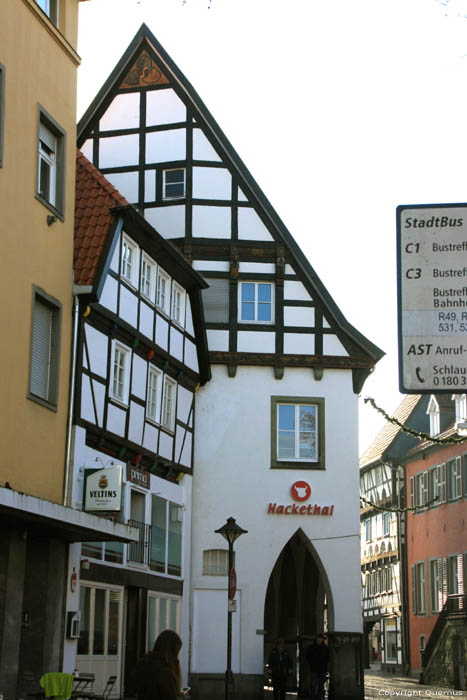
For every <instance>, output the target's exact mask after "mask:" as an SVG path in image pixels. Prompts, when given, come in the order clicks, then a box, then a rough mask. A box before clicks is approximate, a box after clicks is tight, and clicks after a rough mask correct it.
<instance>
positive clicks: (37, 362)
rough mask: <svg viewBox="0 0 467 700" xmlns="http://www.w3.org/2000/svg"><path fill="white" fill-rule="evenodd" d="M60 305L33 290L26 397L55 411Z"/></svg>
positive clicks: (38, 291) (39, 290)
mask: <svg viewBox="0 0 467 700" xmlns="http://www.w3.org/2000/svg"><path fill="white" fill-rule="evenodd" d="M61 313H62V309H61V304H60V303H59V302H58V301H57V300H56V299H53V298H52V297H51V296H49V295H48V294H46V293H45V292H43V291H42V290H41V289H39V288H37V287H34V289H33V300H32V321H31V362H30V370H29V395H28V396H29V398H30V399H33V400H35V401H38V402H39V403H42V404H43V405H45V406H47V407H48V408H53V409H55V408H56V406H57V401H58V371H59V359H60V325H61Z"/></svg>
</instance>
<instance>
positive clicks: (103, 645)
mask: <svg viewBox="0 0 467 700" xmlns="http://www.w3.org/2000/svg"><path fill="white" fill-rule="evenodd" d="M122 604H123V591H122V590H121V589H117V588H110V587H105V588H104V587H100V586H91V585H89V586H88V585H82V586H80V595H79V608H80V613H81V617H80V634H79V640H78V649H77V652H78V656H97V657H99V658H102V657H103V656H118V654H119V649H120V640H121V634H122Z"/></svg>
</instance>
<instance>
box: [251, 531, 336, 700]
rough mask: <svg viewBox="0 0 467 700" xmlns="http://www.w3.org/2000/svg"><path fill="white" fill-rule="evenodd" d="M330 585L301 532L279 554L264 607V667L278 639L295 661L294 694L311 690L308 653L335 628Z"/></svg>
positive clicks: (311, 545)
mask: <svg viewBox="0 0 467 700" xmlns="http://www.w3.org/2000/svg"><path fill="white" fill-rule="evenodd" d="M333 618H334V615H333V606H332V597H331V591H330V586H329V581H328V578H327V576H326V572H325V570H324V567H323V566H322V563H321V561H320V559H319V556H318V554H317V552H316V550H315V548H314V547H313V544H312V543H311V542H310V540H309V539H308V538H307V536H306V535H305V533H304V532H303V530H302V529H301V528H299V529H298V530H297V531H296V532H295V534H294V535H293V536H292V537H291V538H290V540H289V541H288V542H287V544H286V545H285V547H284V548H283V549H282V551H281V553H280V554H279V556H278V558H277V561H276V563H275V565H274V568H273V570H272V572H271V575H270V578H269V583H268V587H267V590H266V598H265V605H264V630H265V636H264V663H265V664H267V662H268V658H269V654H270V652H271V650H272V649H273V647H274V643H275V641H276V640H277V639H278V638H283V639H284V640H285V643H286V647H287V649H288V651H289V653H290V655H291V657H292V659H293V673H292V683H291V685H292V686H293V688H291V689H293V690H296V689H298V691H299V695H300V692H301V691H304V690H305V689H306V688H307V687H308V686H309V679H308V665H307V663H306V660H305V652H306V649H307V647H308V645H309V644H310V643H311V640H312V638H313V637H314V636H315V635H316V634H317V633H318V632H320V631H323V630H327V629H329V628H332V627H333V624H334V622H333Z"/></svg>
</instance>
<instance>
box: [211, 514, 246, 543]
mask: <svg viewBox="0 0 467 700" xmlns="http://www.w3.org/2000/svg"><path fill="white" fill-rule="evenodd" d="M214 532H217V533H218V534H219V535H222V537H224V538H225V539H226V540H227V542H228V543H229V544H230V545H232V544H233V543H234V542H235V540H238V538H239V537H240V535H243V534H245V533H247V532H248V530H244V529H243V528H241V527H240V525H237V523H236V522H235V518H227V522H226V523H225V525H223V526H222V527H220V528H219V529H218V530H214Z"/></svg>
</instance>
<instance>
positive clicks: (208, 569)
mask: <svg viewBox="0 0 467 700" xmlns="http://www.w3.org/2000/svg"><path fill="white" fill-rule="evenodd" d="M233 556H234V557H235V552H234V553H233ZM234 566H235V563H234ZM228 575H229V550H228V549H205V550H204V552H203V576H228Z"/></svg>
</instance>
